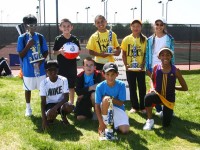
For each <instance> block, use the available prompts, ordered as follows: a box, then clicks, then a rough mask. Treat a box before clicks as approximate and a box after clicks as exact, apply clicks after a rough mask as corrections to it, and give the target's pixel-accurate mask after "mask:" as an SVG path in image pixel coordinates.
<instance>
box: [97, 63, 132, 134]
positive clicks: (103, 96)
mask: <svg viewBox="0 0 200 150" xmlns="http://www.w3.org/2000/svg"><path fill="white" fill-rule="evenodd" d="M103 74H104V77H105V80H104V81H102V82H101V83H99V84H98V85H97V87H96V93H95V112H96V115H97V118H98V121H99V129H98V132H99V134H100V135H102V134H104V133H105V129H106V125H107V123H108V120H107V119H108V118H107V117H108V115H107V113H108V107H109V100H110V99H112V103H113V106H114V107H113V120H114V128H115V129H118V130H119V131H120V132H121V133H124V134H126V133H128V132H129V120H128V116H127V114H126V112H125V106H124V102H125V100H126V87H125V84H124V83H123V82H122V81H120V80H116V77H117V76H118V68H117V65H116V64H115V63H112V62H108V63H106V64H105V65H104V66H103Z"/></svg>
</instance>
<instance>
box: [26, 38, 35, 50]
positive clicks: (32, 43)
mask: <svg viewBox="0 0 200 150" xmlns="http://www.w3.org/2000/svg"><path fill="white" fill-rule="evenodd" d="M33 45H34V40H33V39H31V40H29V41H28V43H27V44H26V47H27V48H28V49H30V48H31V47H32V46H33Z"/></svg>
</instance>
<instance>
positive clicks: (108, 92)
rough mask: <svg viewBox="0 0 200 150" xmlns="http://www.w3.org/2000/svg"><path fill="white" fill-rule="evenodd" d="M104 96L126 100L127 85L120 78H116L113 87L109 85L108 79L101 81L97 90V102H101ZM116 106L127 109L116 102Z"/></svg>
mask: <svg viewBox="0 0 200 150" xmlns="http://www.w3.org/2000/svg"><path fill="white" fill-rule="evenodd" d="M104 96H111V97H114V98H115V99H117V100H120V101H125V100H126V87H125V84H124V83H123V82H122V81H120V80H115V85H114V86H113V87H110V86H108V84H107V81H106V80H105V81H103V82H101V83H99V84H98V85H97V87H96V92H95V103H96V104H101V102H102V98H103V97H104ZM114 106H116V107H118V108H120V109H122V110H125V108H124V105H122V106H117V105H115V104H114Z"/></svg>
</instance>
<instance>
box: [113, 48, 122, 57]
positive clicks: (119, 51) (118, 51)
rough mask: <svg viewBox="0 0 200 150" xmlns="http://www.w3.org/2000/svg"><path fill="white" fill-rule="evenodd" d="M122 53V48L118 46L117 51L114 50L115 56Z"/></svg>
mask: <svg viewBox="0 0 200 150" xmlns="http://www.w3.org/2000/svg"><path fill="white" fill-rule="evenodd" d="M120 53H121V48H120V47H119V46H118V47H116V51H115V52H114V56H119V55H120Z"/></svg>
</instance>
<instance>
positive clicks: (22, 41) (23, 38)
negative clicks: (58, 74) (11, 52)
mask: <svg viewBox="0 0 200 150" xmlns="http://www.w3.org/2000/svg"><path fill="white" fill-rule="evenodd" d="M29 38H30V36H29V34H27V33H26V34H25V35H24V34H23V35H20V36H19V37H18V42H17V52H18V53H19V52H21V51H22V50H23V49H24V47H25V46H26V43H27V42H28V40H29ZM31 38H32V39H33V40H34V41H35V43H34V47H35V50H36V52H39V53H40V54H44V53H45V52H46V51H48V47H47V44H46V40H45V38H44V37H43V36H42V44H41V45H40V42H39V35H38V33H37V32H35V33H34V35H33V36H32V37H31ZM32 53H33V52H32V50H31V49H29V50H28V52H27V53H26V55H25V56H24V57H23V58H22V59H21V67H22V71H23V75H24V76H25V77H35V74H34V68H33V64H31V63H30V58H31V57H32ZM45 74H46V73H45V69H44V61H43V62H42V64H41V65H40V76H42V75H45Z"/></svg>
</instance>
